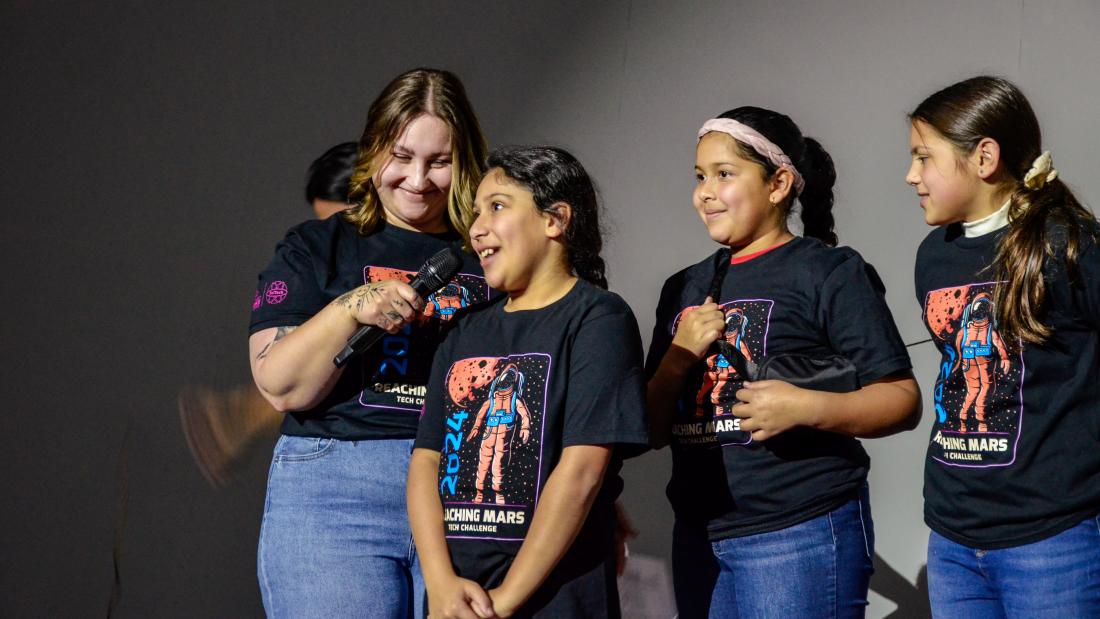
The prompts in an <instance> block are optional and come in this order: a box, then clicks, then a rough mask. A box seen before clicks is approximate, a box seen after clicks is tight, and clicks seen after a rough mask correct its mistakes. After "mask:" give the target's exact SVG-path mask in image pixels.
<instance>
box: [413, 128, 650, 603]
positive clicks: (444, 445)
mask: <svg viewBox="0 0 1100 619" xmlns="http://www.w3.org/2000/svg"><path fill="white" fill-rule="evenodd" d="M488 164H489V167H490V168H491V169H490V170H489V172H488V173H487V174H486V175H485V178H484V180H482V182H481V185H480V186H479V187H478V192H477V199H476V202H475V212H476V215H477V217H476V219H475V220H474V222H473V224H472V225H471V227H470V238H471V240H472V242H473V247H474V250H475V251H477V252H478V254H479V256H480V257H481V266H482V267H483V268H484V270H485V278H486V279H487V280H488V282H489V285H490V286H492V287H493V288H495V289H497V290H502V291H504V292H506V293H507V296H502V297H500V298H498V299H497V300H495V301H493V302H491V303H486V304H483V305H481V306H478V307H475V308H471V309H470V310H468V311H462V312H460V313H459V315H458V317H457V318H456V320H455V324H454V328H453V329H451V330H450V332H449V333H448V334H447V335H446V336H445V339H444V341H443V343H442V344H441V346H440V349H439V351H438V353H437V355H436V358H435V363H434V365H433V368H432V375H431V378H430V380H429V382H428V399H427V402H426V404H425V409H424V416H423V418H422V419H421V422H420V428H419V431H418V433H417V439H416V450H415V451H414V452H413V456H412V463H411V466H410V469H409V483H408V500H409V514H410V518H411V522H412V528H413V536H414V538H415V540H416V546H417V548H418V550H419V552H420V557H421V565H422V568H423V571H424V578H425V582H426V584H427V588H428V606H429V609H430V611H431V613H432V616H433V617H462V618H469V617H511V616H523V617H563V618H564V617H569V618H584V617H617V616H618V615H619V602H618V592H617V590H616V585H615V555H614V535H613V529H614V522H615V512H614V500H615V497H616V496H617V495H618V494H619V492H620V490H621V489H622V481H621V479H620V478H619V476H618V472H619V468H620V466H621V461H622V458H623V457H625V456H626V455H627V453H628V452H637V451H639V450H640V449H644V446H645V445H646V444H647V443H648V436H647V433H646V428H645V416H644V409H645V400H644V394H643V378H642V369H641V338H640V337H639V335H638V325H637V323H636V321H635V320H634V315H633V314H632V313H631V311H630V308H629V307H628V306H627V304H626V303H625V302H624V301H623V300H622V299H621V298H619V296H618V295H615V294H613V293H610V292H608V291H607V290H605V288H606V287H607V281H606V279H605V278H604V264H603V260H602V259H601V258H600V248H601V245H602V241H601V236H600V229H599V221H598V217H597V201H596V193H595V190H594V189H593V187H592V183H591V181H590V180H589V178H588V175H587V173H586V172H585V171H584V168H582V167H581V165H580V163H578V162H577V160H576V159H574V158H573V157H572V156H571V155H569V154H568V153H566V152H565V151H562V150H559V149H555V148H546V147H533V148H515V149H506V150H502V151H497V152H496V153H494V154H492V155H490V157H489V161H488Z"/></svg>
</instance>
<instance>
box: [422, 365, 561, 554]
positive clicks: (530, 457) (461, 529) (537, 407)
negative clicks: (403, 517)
mask: <svg viewBox="0 0 1100 619" xmlns="http://www.w3.org/2000/svg"><path fill="white" fill-rule="evenodd" d="M550 362H551V361H550V356H549V355H546V354H541V353H529V354H521V355H510V356H508V357H473V358H467V359H462V360H460V361H457V362H455V363H453V364H452V365H451V367H450V369H449V370H448V372H447V376H446V379H445V383H446V388H447V396H446V397H445V398H444V418H445V426H446V427H445V428H444V432H445V433H444V440H443V448H442V450H441V452H440V457H439V493H440V499H441V500H442V503H443V521H444V526H445V534H446V536H447V537H449V538H471V539H496V540H513V541H514V540H522V539H523V538H524V537H525V536H526V533H527V527H528V525H529V524H530V522H531V517H532V516H533V515H534V513H535V504H536V503H537V502H538V493H539V489H540V484H541V482H542V479H541V471H542V467H541V464H542V451H543V449H542V448H543V418H544V415H545V412H546V401H547V400H546V399H547V392H548V385H547V382H548V376H549V371H550Z"/></svg>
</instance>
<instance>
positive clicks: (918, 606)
mask: <svg viewBox="0 0 1100 619" xmlns="http://www.w3.org/2000/svg"><path fill="white" fill-rule="evenodd" d="M871 591H874V592H875V593H877V594H879V595H881V596H882V597H884V598H886V599H887V600H890V601H891V602H893V603H895V604H897V605H898V607H897V609H896V610H894V612H892V613H890V614H889V615H886V619H923V618H925V617H931V616H932V608H931V607H930V605H929V603H928V566H927V565H922V566H921V568H920V572H919V573H918V574H917V584H916V585H914V584H913V583H911V582H909V579H907V578H906V577H904V576H902V575H901V574H899V573H898V571H897V570H895V569H894V568H892V567H890V564H888V563H887V562H886V561H885V560H883V558H882V557H881V556H879V555H878V554H876V555H875V575H874V576H872V577H871Z"/></svg>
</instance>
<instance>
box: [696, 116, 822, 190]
mask: <svg viewBox="0 0 1100 619" xmlns="http://www.w3.org/2000/svg"><path fill="white" fill-rule="evenodd" d="M711 131H718V132H720V133H725V134H727V135H729V136H730V137H732V138H733V139H735V140H738V141H740V142H744V143H745V144H748V145H749V146H751V147H752V149H753V150H755V151H756V152H758V153H760V154H761V155H762V156H763V157H764V158H765V159H767V160H768V161H770V162H772V163H773V164H775V166H776V167H778V168H780V169H787V170H790V171H791V174H792V175H793V176H794V194H795V195H796V196H798V195H801V194H802V189H803V188H804V187H805V186H806V181H805V180H803V178H802V175H801V174H799V173H798V170H796V169H795V167H794V164H793V163H791V158H790V157H788V156H787V155H786V154H785V153H784V152H783V149H782V148H779V147H778V146H776V145H775V143H774V142H772V141H771V140H769V139H768V138H766V137H764V136H763V135H762V134H761V133H760V132H759V131H757V130H756V129H753V128H752V127H750V126H748V125H746V124H744V123H739V122H737V121H736V120H733V119H730V118H712V119H710V120H708V121H707V122H705V123H703V126H702V128H700V129H699V139H700V140H701V139H703V136H704V135H706V134H708V133H710V132H711Z"/></svg>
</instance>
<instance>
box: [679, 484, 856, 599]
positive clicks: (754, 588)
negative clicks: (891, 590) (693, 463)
mask: <svg viewBox="0 0 1100 619" xmlns="http://www.w3.org/2000/svg"><path fill="white" fill-rule="evenodd" d="M874 552H875V534H874V527H873V525H872V523H871V505H870V501H869V498H868V493H867V488H866V486H864V488H863V489H862V491H861V492H860V497H859V498H858V499H853V500H851V501H849V502H847V503H845V504H844V505H841V506H840V507H838V508H836V509H835V510H833V511H831V512H829V513H827V514H824V515H822V516H818V517H817V518H813V519H811V520H807V521H806V522H802V523H799V524H796V525H793V526H790V527H787V528H786V529H780V530H779V531H772V532H769V533H760V534H757V535H747V536H745V537H732V538H728V539H724V540H720V541H717V542H713V543H709V542H707V539H706V531H700V530H698V529H692V528H690V527H688V526H686V525H683V524H681V523H679V522H677V523H676V528H675V529H674V530H673V543H672V571H673V584H674V587H675V590H676V606H677V609H678V610H679V613H680V614H679V616H680V619H698V618H701V617H710V618H711V619H725V618H737V617H744V618H746V619H749V618H751V619H756V618H758V617H782V618H787V617H799V618H807V619H812V618H816V617H821V618H825V617H828V618H833V617H862V616H863V614H864V611H865V610H866V607H867V586H868V584H869V583H870V580H871V573H872V572H873V571H874V568H873V567H872V557H873V556H874Z"/></svg>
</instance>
